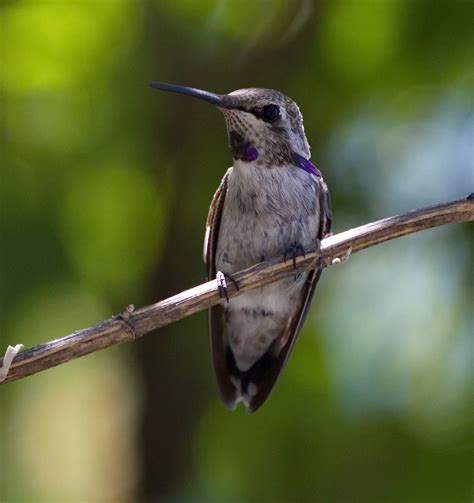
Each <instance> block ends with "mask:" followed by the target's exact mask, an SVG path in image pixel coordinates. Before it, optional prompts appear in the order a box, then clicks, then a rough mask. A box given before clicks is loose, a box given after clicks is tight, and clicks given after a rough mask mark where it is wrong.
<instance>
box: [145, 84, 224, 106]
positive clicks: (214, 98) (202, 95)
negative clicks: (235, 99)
mask: <svg viewBox="0 0 474 503" xmlns="http://www.w3.org/2000/svg"><path fill="white" fill-rule="evenodd" d="M149 85H150V87H152V88H153V89H159V90H161V91H170V92H172V93H181V94H188V95H189V96H194V97H195V98H198V99H200V100H203V101H207V102H208V103H212V104H213V105H216V106H218V107H221V108H226V105H225V103H224V96H222V95H220V94H214V93H210V92H208V91H202V90H201V89H195V88H194V87H186V86H179V85H177V84H167V83H166V82H150V84H149Z"/></svg>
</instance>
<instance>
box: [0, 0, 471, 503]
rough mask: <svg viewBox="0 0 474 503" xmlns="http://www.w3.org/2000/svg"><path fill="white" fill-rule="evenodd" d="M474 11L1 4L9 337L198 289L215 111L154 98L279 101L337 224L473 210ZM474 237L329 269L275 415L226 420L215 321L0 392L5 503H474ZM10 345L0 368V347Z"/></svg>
mask: <svg viewBox="0 0 474 503" xmlns="http://www.w3.org/2000/svg"><path fill="white" fill-rule="evenodd" d="M473 17H474V9H473V5H472V2H470V1H468V0H466V1H464V0H454V1H453V2H450V1H448V0H434V1H433V0H431V1H428V0H414V1H413V0H364V1H359V0H344V1H325V2H322V1H321V2H319V1H311V0H275V1H273V2H270V1H265V0H256V1H250V0H248V1H247V0H242V1H239V0H206V1H197V0H173V1H171V0H154V1H152V0H149V1H145V0H144V1H137V0H135V1H134V0H85V1H82V2H77V1H67V0H4V1H3V2H1V3H0V106H1V110H0V117H1V135H2V136H1V145H0V146H1V150H0V170H1V172H0V174H1V177H0V301H1V304H0V305H1V309H2V311H1V316H0V329H1V332H0V342H1V345H0V347H1V348H4V347H5V346H6V345H7V344H9V343H10V344H16V343H18V342H22V343H24V344H26V345H34V344H39V343H42V342H45V341H47V340H50V339H53V338H55V337H60V336H62V335H65V334H67V333H69V332H71V331H73V330H75V329H79V328H82V327H85V326H87V325H90V324H93V323H96V322H98V321H100V320H102V319H104V318H107V317H109V316H110V315H112V314H113V313H116V312H119V311H121V310H122V309H123V307H124V306H125V305H128V304H130V303H131V302H134V303H135V304H136V305H142V304H145V303H151V302H153V301H155V300H158V299H160V298H163V297H165V296H167V295H169V294H172V293H176V292H177V291H180V290H181V289H184V288H187V287H190V286H192V285H193V284H196V283H198V282H200V281H201V280H202V279H203V269H204V268H203V266H202V264H201V245H202V237H203V236H202V234H203V225H204V221H205V217H206V213H207V206H208V204H209V202H210V199H211V197H212V194H213V192H214V190H215V188H216V187H217V185H218V183H219V180H220V177H221V176H222V175H223V173H224V171H225V169H226V168H227V166H228V165H229V164H230V162H231V159H230V155H229V153H228V150H227V147H226V142H227V141H226V134H225V129H224V123H223V121H222V118H221V117H219V114H218V112H216V111H215V110H213V109H212V107H209V106H207V105H205V104H202V103H198V102H195V101H193V100H191V99H188V98H186V97H182V96H173V95H169V94H167V95H165V94H163V95H161V94H158V93H156V92H155V91H152V90H151V89H149V88H147V83H148V82H149V81H150V80H154V79H159V80H164V81H170V82H177V83H182V84H187V85H193V86H195V87H201V88H204V89H209V90H211V91H216V92H222V93H224V92H229V91H231V90H234V89H237V88H241V87H248V86H259V87H271V88H276V89H279V90H280V91H282V92H285V93H286V94H288V95H290V96H292V97H293V98H294V99H295V100H296V101H297V102H298V104H299V105H300V108H301V110H302V112H303V114H304V117H305V126H306V133H307V135H308V138H309V140H310V143H311V146H312V148H313V157H312V159H313V160H314V162H315V163H316V164H317V165H318V166H319V167H320V169H321V170H322V171H323V173H324V176H325V179H326V181H327V183H328V185H329V187H330V191H331V195H332V201H333V210H334V217H335V227H336V230H343V229H345V228H347V227H350V226H354V225H358V224H361V223H365V222H367V221H370V220H375V219H377V218H381V217H383V216H387V215H389V214H393V213H399V212H403V211H405V210H408V209H411V208H414V207H417V206H422V205H424V204H430V203H435V202H438V201H442V200H447V199H450V198H457V197H460V196H462V195H464V194H466V193H468V192H470V191H472V190H473V183H472V182H473V168H474V166H473V164H474V162H473V149H472V138H473V133H474V114H473V93H472V90H473V71H472V51H473V47H474V45H473V44H474V36H473V34H474V32H473V30H472V22H473ZM472 255H473V254H472V226H469V225H462V226H452V227H449V228H439V229H435V230H432V231H428V232H425V233H423V234H420V235H417V236H413V237H410V238H404V239H402V240H399V241H395V242H393V243H390V244H386V245H383V246H381V247H377V248H374V249H370V250H367V251H365V252H364V253H361V254H358V255H357V256H354V257H352V258H351V259H350V261H349V262H348V263H347V265H345V266H344V267H341V268H331V270H330V271H327V272H325V274H324V275H323V280H322V283H321V285H320V287H319V288H318V293H317V295H316V299H315V302H314V306H313V309H312V311H311V315H310V316H309V318H308V320H307V323H306V325H305V328H304V330H303V333H302V335H301V339H300V341H299V343H298V345H297V347H296V349H295V352H294V354H293V355H292V358H291V359H290V362H289V365H288V367H287V369H286V371H285V373H284V375H283V377H282V379H281V381H280V383H279V385H278V387H277V389H276V390H275V392H274V394H273V396H272V397H271V399H270V401H269V402H268V403H267V404H266V405H265V406H264V408H263V409H262V410H261V411H259V412H258V413H257V414H255V415H254V416H248V415H247V414H246V413H245V412H244V411H243V410H238V411H236V412H234V413H231V412H229V411H227V410H226V409H225V408H224V406H223V405H222V404H221V403H220V402H219V401H218V399H217V393H216V390H215V388H214V384H213V380H212V372H211V369H210V361H209V356H208V354H207V353H208V351H207V340H206V327H205V316H204V314H201V315H197V316H194V317H192V318H190V319H187V320H183V321H182V322H180V323H177V324H175V325H173V326H171V327H167V328H166V329H163V330H161V331H160V333H159V334H155V335H153V336H148V337H145V338H144V339H143V340H141V341H139V342H137V343H136V344H135V345H134V346H126V347H121V348H115V349H112V350H108V351H106V352H103V353H98V354H94V355H91V356H89V357H87V358H84V359H81V360H78V361H75V362H72V363H69V364H67V365H64V366H62V367H60V368H58V369H53V370H50V371H48V372H45V373H44V374H40V375H37V376H34V377H30V378H28V379H25V380H23V381H19V382H16V383H13V384H11V385H8V386H4V387H2V388H1V390H0V407H1V415H0V418H1V423H0V484H1V485H0V499H1V500H2V501H8V502H30V501H31V502H33V501H35V502H43V501H44V502H50V501H64V502H66V501H67V502H83V501H88V502H96V501H97V502H99V501H230V502H240V501H259V502H260V501H282V502H283V501H341V502H346V501H374V502H375V501H377V502H379V501H383V502H399V501H410V502H411V501H413V502H425V501H430V503H431V502H435V501H440V502H457V501H459V502H461V501H467V500H469V499H472V492H471V490H472V489H471V475H472V450H471V447H470V445H469V442H470V440H469V439H470V438H472V414H471V412H472V410H471V409H472V395H471V393H470V391H471V386H472V377H473V375H472V363H471V362H472V356H473V354H472V333H473V328H474V326H473V317H472V300H473V299H472ZM2 351H3V349H2Z"/></svg>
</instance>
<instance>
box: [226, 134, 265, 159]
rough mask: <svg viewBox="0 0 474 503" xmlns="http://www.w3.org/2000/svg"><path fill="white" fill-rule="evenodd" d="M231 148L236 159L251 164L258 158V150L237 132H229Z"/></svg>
mask: <svg viewBox="0 0 474 503" xmlns="http://www.w3.org/2000/svg"><path fill="white" fill-rule="evenodd" d="M229 147H230V150H231V152H232V156H233V157H234V159H239V160H241V161H245V162H251V161H255V160H256V159H257V158H258V150H257V149H256V148H255V147H254V146H253V145H252V144H251V143H250V142H249V141H248V140H246V139H245V138H244V137H243V136H242V135H241V134H240V133H237V132H236V131H230V132H229Z"/></svg>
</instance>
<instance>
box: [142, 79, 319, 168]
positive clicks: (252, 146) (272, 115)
mask: <svg viewBox="0 0 474 503" xmlns="http://www.w3.org/2000/svg"><path fill="white" fill-rule="evenodd" d="M150 86H151V87H153V88H155V89H161V90H163V91H172V92H177V93H182V94H188V95H190V96H194V97H195V98H199V99H201V100H204V101H207V102H208V103H212V104H213V105H216V106H217V107H218V108H219V109H220V110H221V111H222V112H223V114H224V118H225V121H226V125H227V132H228V135H229V147H230V149H231V152H232V155H233V157H234V159H236V160H241V161H244V162H252V163H254V164H256V165H260V166H286V165H290V164H293V162H294V158H295V155H296V156H298V157H303V158H305V159H308V158H309V156H310V150H309V145H308V140H307V139H306V136H305V133H304V127H303V117H302V115H301V112H300V110H299V108H298V105H297V104H296V103H295V102H294V101H293V100H292V99H291V98H288V96H285V95H284V94H282V93H280V92H278V91H274V90H273V89H260V88H249V89H238V90H237V91H233V92H232V93H229V94H214V93H210V92H207V91H202V90H200V89H194V88H192V87H185V86H179V85H175V84H166V83H163V82H152V83H151V84H150Z"/></svg>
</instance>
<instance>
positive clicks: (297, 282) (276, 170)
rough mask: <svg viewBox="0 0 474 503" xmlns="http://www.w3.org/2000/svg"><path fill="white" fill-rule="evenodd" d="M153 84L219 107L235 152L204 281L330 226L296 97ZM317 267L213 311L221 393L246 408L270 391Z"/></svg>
mask: <svg viewBox="0 0 474 503" xmlns="http://www.w3.org/2000/svg"><path fill="white" fill-rule="evenodd" d="M150 85H151V87H153V88H156V89H160V90H164V91H172V92H177V93H182V94H187V95H190V96H194V97H196V98H199V99H201V100H204V101H207V102H209V103H212V104H213V105H216V106H217V107H218V108H219V109H220V110H221V111H222V112H223V114H224V119H225V122H226V126H227V132H228V136H229V147H230V150H231V152H232V156H233V159H234V164H233V167H231V168H229V169H228V171H227V172H226V174H225V175H224V178H223V179H222V181H221V184H220V186H219V188H218V189H217V192H216V193H215V195H214V198H213V200H212V202H211V206H210V209H209V215H208V218H207V223H206V236H205V242H204V260H205V262H206V266H207V274H208V279H214V278H216V277H217V279H218V281H220V284H221V286H222V287H223V288H225V278H228V279H231V280H233V278H232V274H233V273H235V272H237V271H240V270H242V269H245V268H247V267H250V266H252V265H254V264H256V263H258V262H262V261H264V260H269V259H274V258H280V257H281V258H283V257H285V259H286V258H287V257H291V256H292V257H294V256H295V255H296V254H297V253H299V252H302V250H303V248H305V247H308V246H311V245H313V246H317V245H318V243H319V240H321V239H323V238H324V237H325V236H326V235H328V234H329V233H330V227H331V210H330V203H329V195H328V190H327V187H326V184H325V183H324V181H323V178H322V176H321V173H320V171H319V170H318V169H317V168H316V166H314V165H313V164H312V163H311V161H310V160H309V157H310V149H309V144H308V140H307V139H306V135H305V132H304V127H303V117H302V115H301V113H300V110H299V108H298V106H297V105H296V103H295V102H294V101H293V100H291V99H290V98H288V97H287V96H285V95H284V94H282V93H280V92H278V91H274V90H271V89H258V88H250V89H239V90H237V91H234V92H232V93H230V94H223V95H218V94H214V93H210V92H207V91H202V90H199V89H194V88H190V87H184V86H179V85H174V84H166V83H162V82H152V83H151V84H150ZM320 275H321V269H317V270H313V271H310V272H305V273H302V274H298V275H294V276H290V277H288V278H285V279H282V280H279V281H277V282H275V283H272V284H269V285H267V286H264V287H262V288H258V289H255V290H252V291H250V292H246V293H243V294H241V295H240V296H238V297H235V298H233V299H231V300H230V302H229V301H228V302H227V303H225V304H223V305H217V306H214V307H212V308H211V309H210V311H209V338H210V346H211V353H212V360H213V364H214V370H215V375H216V379H217V385H218V388H219V391H220V395H221V397H222V400H223V401H224V402H225V403H226V405H227V406H228V407H229V408H231V409H233V408H234V407H235V405H236V404H237V403H238V402H239V401H243V403H244V404H245V406H246V407H247V409H248V411H249V412H254V411H255V410H257V409H258V408H259V407H260V406H261V405H262V404H263V403H264V402H265V400H266V399H267V398H268V395H269V394H270V392H271V390H272V389H273V387H274V385H275V382H276V380H277V378H278V376H279V374H280V372H281V370H282V368H283V366H284V365H285V363H286V361H287V359H288V356H289V354H290V352H291V350H292V348H293V346H294V344H295V341H296V338H297V336H298V332H299V331H300V329H301V326H302V324H303V321H304V318H305V316H306V314H307V312H308V308H309V305H310V303H311V298H312V296H313V293H314V289H315V287H316V283H317V282H318V280H319V277H320Z"/></svg>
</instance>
